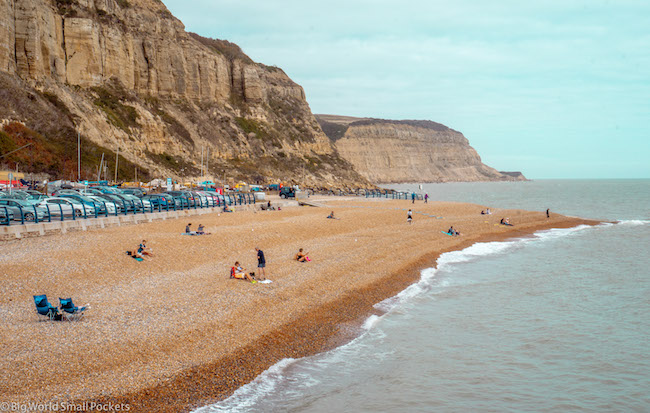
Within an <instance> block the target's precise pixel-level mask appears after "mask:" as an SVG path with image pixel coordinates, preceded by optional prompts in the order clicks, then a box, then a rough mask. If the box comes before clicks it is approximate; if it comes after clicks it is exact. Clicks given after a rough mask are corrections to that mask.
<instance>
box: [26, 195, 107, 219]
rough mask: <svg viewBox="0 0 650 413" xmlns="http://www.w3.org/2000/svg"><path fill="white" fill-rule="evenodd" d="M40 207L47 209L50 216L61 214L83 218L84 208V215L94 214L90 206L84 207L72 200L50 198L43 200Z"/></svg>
mask: <svg viewBox="0 0 650 413" xmlns="http://www.w3.org/2000/svg"><path fill="white" fill-rule="evenodd" d="M39 205H40V206H43V207H46V208H49V211H50V214H51V215H53V216H54V215H57V216H61V214H63V215H64V216H65V215H68V216H72V214H74V215H76V216H78V217H82V216H84V208H85V211H86V215H90V214H93V215H94V214H95V209H94V208H93V207H90V206H86V205H84V204H82V203H81V202H79V201H77V200H75V199H72V198H59V197H50V198H47V199H45V200H43V201H42V202H41V203H40V204H39Z"/></svg>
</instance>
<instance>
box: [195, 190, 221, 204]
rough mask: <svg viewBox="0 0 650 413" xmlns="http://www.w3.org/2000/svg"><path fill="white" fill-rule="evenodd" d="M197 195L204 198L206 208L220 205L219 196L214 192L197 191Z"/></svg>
mask: <svg viewBox="0 0 650 413" xmlns="http://www.w3.org/2000/svg"><path fill="white" fill-rule="evenodd" d="M198 192H199V194H201V195H203V196H205V197H206V198H207V201H208V206H211V207H215V206H218V205H219V204H220V201H219V194H217V193H216V192H209V191H198Z"/></svg>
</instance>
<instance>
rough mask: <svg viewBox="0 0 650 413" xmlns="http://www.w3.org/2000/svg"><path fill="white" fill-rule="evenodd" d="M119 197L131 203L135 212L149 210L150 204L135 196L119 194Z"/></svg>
mask: <svg viewBox="0 0 650 413" xmlns="http://www.w3.org/2000/svg"><path fill="white" fill-rule="evenodd" d="M119 195H120V196H121V197H122V198H123V199H124V200H125V201H127V202H132V203H133V205H134V206H135V208H136V209H137V210H141V209H143V208H144V210H145V211H147V210H149V209H151V203H150V202H149V201H148V200H146V199H142V198H138V197H137V196H135V195H131V194H119Z"/></svg>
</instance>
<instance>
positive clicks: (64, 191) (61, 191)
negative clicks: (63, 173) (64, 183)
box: [52, 189, 79, 196]
mask: <svg viewBox="0 0 650 413" xmlns="http://www.w3.org/2000/svg"><path fill="white" fill-rule="evenodd" d="M64 194H68V195H79V191H75V190H74V189H57V190H56V191H54V192H52V196H60V195H64Z"/></svg>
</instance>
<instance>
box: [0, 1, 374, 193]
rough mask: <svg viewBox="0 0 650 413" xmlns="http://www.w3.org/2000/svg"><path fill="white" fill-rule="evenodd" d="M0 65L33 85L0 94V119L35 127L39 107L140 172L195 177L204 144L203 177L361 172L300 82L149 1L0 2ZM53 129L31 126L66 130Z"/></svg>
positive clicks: (10, 79)
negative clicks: (206, 165)
mask: <svg viewBox="0 0 650 413" xmlns="http://www.w3.org/2000/svg"><path fill="white" fill-rule="evenodd" d="M0 72H5V74H6V75H5V76H4V77H3V79H2V80H3V82H4V83H5V85H9V86H7V87H6V88H5V89H7V90H8V89H11V88H15V89H16V90H19V89H20V90H22V89H26V90H27V93H29V91H30V90H31V91H34V92H35V93H33V94H32V98H30V99H31V100H32V103H33V104H30V102H26V101H24V99H26V98H24V96H23V98H21V97H20V96H18V97H12V96H7V101H8V103H7V105H5V106H4V107H0V120H3V121H5V123H6V122H8V121H17V122H21V123H23V124H25V126H27V127H28V128H36V125H37V124H39V122H38V119H35V118H37V117H38V113H42V111H43V110H46V111H50V112H51V113H50V115H53V117H55V118H56V117H57V116H59V117H60V118H61V119H64V118H65V122H66V123H71V125H72V128H71V129H74V130H76V131H78V132H80V133H81V134H82V137H83V139H84V140H87V141H88V142H91V143H92V144H93V145H99V146H100V147H103V148H109V149H112V150H114V149H116V148H117V146H119V147H120V154H121V155H122V156H124V158H125V159H126V160H127V161H130V162H132V163H133V164H134V165H139V166H140V168H141V171H142V169H144V170H146V171H148V173H149V175H151V176H154V175H155V176H174V177H180V176H181V175H185V176H186V177H187V176H196V175H197V173H198V166H199V164H200V158H201V155H200V154H201V151H202V150H203V151H204V152H205V153H206V157H207V152H208V148H209V154H210V156H209V158H210V161H209V162H210V167H211V168H210V171H209V173H208V174H206V175H213V176H215V177H217V178H222V177H226V179H228V178H230V179H234V178H245V179H250V180H266V179H280V178H287V179H288V180H295V181H302V182H306V183H312V184H315V183H317V182H319V183H325V184H329V185H354V184H359V183H360V184H363V183H364V182H365V180H364V179H363V178H362V177H360V176H359V175H358V174H356V173H355V172H354V170H353V169H352V167H351V165H350V164H349V163H347V162H345V161H344V160H342V159H341V158H340V157H339V156H338V155H337V153H336V151H335V150H334V148H333V147H332V145H331V142H330V140H329V139H328V138H327V136H325V134H323V132H322V131H321V129H320V127H319V125H318V123H317V122H316V120H315V118H314V117H313V115H312V113H311V111H310V109H309V105H308V104H307V102H306V100H305V94H304V91H303V89H302V87H301V86H300V85H297V84H296V83H294V82H293V81H292V80H291V79H290V78H289V77H288V76H287V75H286V74H285V73H284V72H283V71H282V70H281V69H279V68H275V67H268V66H265V65H262V64H258V63H255V62H253V61H252V60H250V59H249V58H248V57H247V56H246V55H244V54H243V53H242V52H241V50H239V48H238V47H237V46H236V45H232V44H230V43H228V42H224V41H215V40H212V39H205V38H202V37H200V36H197V35H192V34H189V33H186V32H185V30H184V26H183V24H182V23H181V22H180V21H179V20H177V19H176V18H174V17H173V16H172V15H171V14H170V13H169V11H168V10H167V9H166V8H165V6H164V5H163V4H162V3H161V2H160V1H158V0H128V1H127V0H20V1H17V0H0ZM7 75H8V76H7ZM6 94H8V93H6ZM21 96H22V95H21ZM43 98H45V99H43ZM51 117H52V116H51ZM68 121H69V122H68ZM66 126H69V125H66ZM65 129H66V130H67V131H66V132H65V133H63V132H61V133H60V134H59V135H55V134H53V132H52V131H51V130H47V128H46V129H43V128H41V129H35V131H36V132H38V133H41V134H43V135H45V138H46V139H48V140H53V141H60V142H67V140H70V139H76V134H75V133H72V135H75V136H73V137H71V136H69V135H70V134H71V133H70V131H69V130H68V129H70V128H67V127H66V128H65ZM63 156H68V155H66V154H64V155H63ZM69 156H71V157H72V158H74V157H75V155H74V154H69ZM93 159H94V158H93ZM16 162H17V161H16ZM22 166H23V167H25V168H27V169H29V167H30V166H29V163H27V164H24V163H23V164H22ZM93 168H96V165H92V168H90V170H92V169H93ZM27 171H28V172H29V170H27ZM34 172H37V171H34ZM88 173H90V172H88ZM123 178H124V179H128V178H129V177H123Z"/></svg>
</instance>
